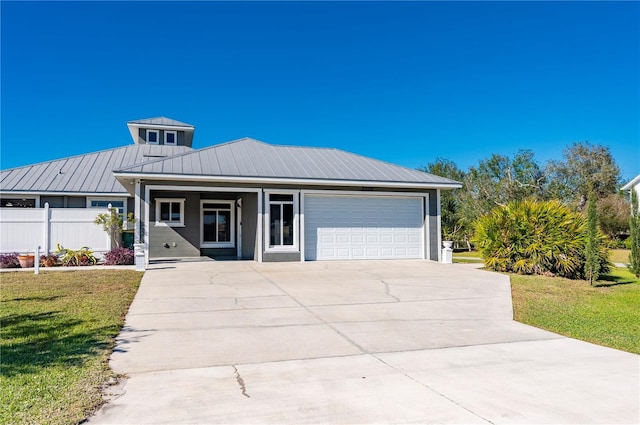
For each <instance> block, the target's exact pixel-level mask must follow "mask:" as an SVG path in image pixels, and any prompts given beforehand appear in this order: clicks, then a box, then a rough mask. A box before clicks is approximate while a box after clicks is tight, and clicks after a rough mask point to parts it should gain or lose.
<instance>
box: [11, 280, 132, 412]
mask: <svg viewBox="0 0 640 425" xmlns="http://www.w3.org/2000/svg"><path fill="white" fill-rule="evenodd" d="M141 278H142V273H139V272H135V271H132V270H90V271H69V272H60V271H59V272H46V271H45V272H43V273H42V274H40V275H33V274H31V273H20V272H14V273H2V274H1V275H0V280H1V283H2V292H1V295H0V303H1V305H0V320H1V326H0V353H1V357H0V367H1V373H2V386H1V387H0V423H1V424H20V423H23V424H27V423H48V424H71V423H78V422H80V421H82V420H83V419H85V418H86V417H87V416H88V415H90V414H91V413H92V412H94V411H95V410H96V409H97V408H98V407H99V406H100V405H101V404H102V397H101V386H102V385H103V384H104V383H105V382H106V381H107V380H108V379H109V378H110V377H111V376H113V372H112V371H111V370H110V369H109V366H108V363H107V361H108V356H109V354H110V352H111V349H112V348H113V345H114V338H115V336H116V335H117V334H118V332H119V331H120V329H121V327H122V324H123V322H124V315H125V314H126V312H127V310H128V308H129V305H130V304H131V301H132V300H133V297H134V295H135V293H136V290H137V288H138V285H139V284H140V279H141Z"/></svg>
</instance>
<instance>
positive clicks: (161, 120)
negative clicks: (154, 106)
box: [127, 117, 193, 127]
mask: <svg viewBox="0 0 640 425" xmlns="http://www.w3.org/2000/svg"><path fill="white" fill-rule="evenodd" d="M127 124H142V125H144V124H151V125H158V126H173V127H193V125H192V124H187V123H185V122H181V121H177V120H173V119H171V118H167V117H156V118H145V119H142V120H134V121H127Z"/></svg>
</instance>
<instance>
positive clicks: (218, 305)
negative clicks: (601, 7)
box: [90, 260, 640, 424]
mask: <svg viewBox="0 0 640 425" xmlns="http://www.w3.org/2000/svg"><path fill="white" fill-rule="evenodd" d="M512 317H513V316H512V305H511V289H510V285H509V278H508V277H507V276H504V275H500V274H496V273H490V272H485V271H481V270H477V269H476V268H475V267H474V266H473V265H464V264H440V263H434V262H428V261H420V260H394V261H360V262H356V261H340V262H307V263H262V264H260V263H255V262H243V261H236V262H220V261H193V262H167V263H162V264H155V265H152V266H151V268H150V270H148V271H147V272H146V273H145V275H144V277H143V279H142V283H141V285H140V289H139V291H138V294H137V295H136V298H135V300H134V302H133V304H132V305H131V308H130V310H129V313H128V315H127V318H126V323H125V327H124V329H123V330H122V332H121V334H120V335H119V337H118V339H117V346H116V349H115V351H114V353H113V355H112V357H111V367H112V368H113V370H114V371H115V372H116V373H118V374H122V375H123V376H126V377H127V378H126V379H123V380H122V381H121V383H120V384H119V385H117V386H115V387H112V388H110V389H108V390H107V393H108V395H109V400H110V401H109V403H108V404H106V405H105V406H104V407H103V408H102V409H101V410H100V411H99V412H98V414H97V415H96V416H94V417H93V418H92V419H91V420H90V422H91V423H100V424H115V423H117V424H121V423H156V424H165V423H166V424H174V423H185V424H187V423H189V424H191V423H194V424H195V423H212V424H213V423H216V424H218V423H225V424H226V423H279V424H280V423H291V424H298V423H330V424H333V423H345V424H347V423H348V424H354V423H494V424H497V423H603V424H604V423H607V424H609V423H639V422H640V356H637V355H634V354H630V353H625V352H622V351H618V350H613V349H609V348H604V347H600V346H596V345H593V344H588V343H585V342H581V341H577V340H573V339H569V338H565V337H562V336H559V335H557V334H554V333H550V332H546V331H543V330H540V329H537V328H533V327H530V326H527V325H523V324H520V323H517V322H514V321H513V320H512Z"/></svg>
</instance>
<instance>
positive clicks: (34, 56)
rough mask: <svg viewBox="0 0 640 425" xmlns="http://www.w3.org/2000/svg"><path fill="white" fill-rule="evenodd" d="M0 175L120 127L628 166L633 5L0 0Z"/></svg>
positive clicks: (637, 87) (639, 76) (638, 70)
mask: <svg viewBox="0 0 640 425" xmlns="http://www.w3.org/2000/svg"><path fill="white" fill-rule="evenodd" d="M0 16H1V29H0V31H1V53H0V59H1V62H0V101H1V102H0V108H1V109H0V117H1V122H0V136H1V143H0V167H1V168H2V169H7V168H13V167H17V166H21V165H27V164H33V163H36V162H41V161H48V160H52V159H57V158H62V157H66V156H71V155H77V154H83V153H88V152H93V151H97V150H103V149H109V148H112V147H118V146H124V145H127V144H130V143H132V141H131V137H130V135H129V132H128V130H127V127H126V122H127V121H131V120H136V119H142V118H151V117H157V116H166V117H169V118H173V119H176V120H179V121H183V122H187V123H190V124H193V125H195V127H196V131H195V138H194V147H195V148H200V147H205V146H210V145H213V144H217V143H221V142H226V141H230V140H234V139H238V138H242V137H252V138H255V139H258V140H261V141H264V142H267V143H273V144H284V145H304V146H320V147H335V148H339V149H343V150H346V151H350V152H354V153H358V154H362V155H365V156H370V157H373V158H377V159H381V160H385V161H389V162H393V163H396V164H399V165H403V166H406V167H410V168H416V167H421V166H426V165H427V164H428V163H429V162H432V161H434V160H435V159H436V158H446V159H450V160H452V161H454V162H455V163H456V164H457V165H458V166H459V167H461V168H463V169H467V168H468V167H469V166H473V165H476V164H477V163H478V161H479V160H482V159H485V158H487V157H489V156H490V155H491V154H493V153H498V154H502V155H507V156H512V155H514V154H515V153H516V152H517V151H518V150H519V149H531V150H532V151H533V152H534V153H535V158H536V160H537V161H538V162H539V163H541V164H542V165H544V163H546V161H548V160H559V159H561V158H562V151H563V149H565V148H566V147H567V146H569V145H570V144H571V143H573V142H583V141H588V142H590V143H593V144H601V145H605V146H608V147H609V148H610V150H611V152H612V154H613V156H614V158H615V160H616V162H617V164H618V165H619V166H620V168H621V171H622V173H621V174H622V177H623V179H624V180H625V181H628V180H630V179H631V178H633V177H635V176H636V175H638V174H639V173H640V3H639V2H480V1H477V2H446V3H445V2H364V1H361V2H339V1H334V2H151V1H140V2H124V1H123V2H11V1H2V2H0Z"/></svg>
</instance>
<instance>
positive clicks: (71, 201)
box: [40, 195, 87, 208]
mask: <svg viewBox="0 0 640 425" xmlns="http://www.w3.org/2000/svg"><path fill="white" fill-rule="evenodd" d="M45 202H46V203H49V207H50V208H86V206H87V197H86V196H44V195H43V196H40V206H41V207H43V206H44V204H45Z"/></svg>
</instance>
